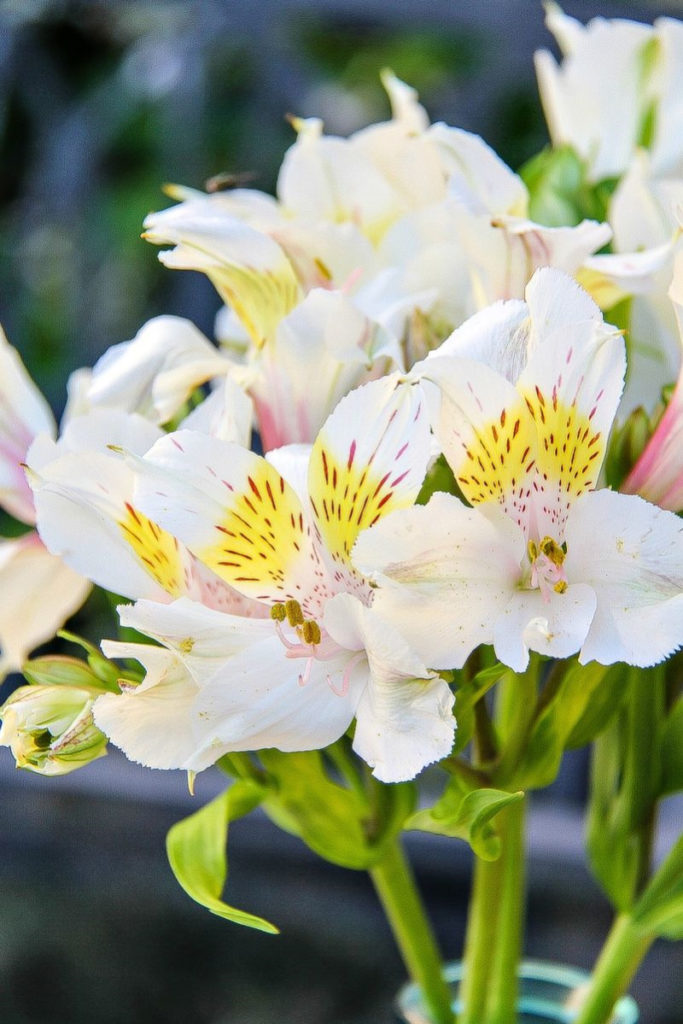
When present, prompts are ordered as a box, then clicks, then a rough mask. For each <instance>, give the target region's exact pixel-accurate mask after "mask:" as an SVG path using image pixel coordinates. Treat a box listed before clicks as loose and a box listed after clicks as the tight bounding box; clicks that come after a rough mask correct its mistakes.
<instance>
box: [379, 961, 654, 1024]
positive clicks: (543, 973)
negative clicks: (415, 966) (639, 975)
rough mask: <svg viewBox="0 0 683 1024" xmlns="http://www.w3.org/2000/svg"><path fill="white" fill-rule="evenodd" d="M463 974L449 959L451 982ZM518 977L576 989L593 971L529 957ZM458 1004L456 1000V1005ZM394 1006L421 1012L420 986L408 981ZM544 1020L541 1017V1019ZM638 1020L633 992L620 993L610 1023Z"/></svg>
mask: <svg viewBox="0 0 683 1024" xmlns="http://www.w3.org/2000/svg"><path fill="white" fill-rule="evenodd" d="M463 973H464V963H463V961H462V960H452V961H448V962H447V963H445V964H444V966H443V976H444V978H445V980H446V981H447V982H449V983H454V982H459V981H461V980H462V976H463ZM518 977H519V978H520V979H529V980H535V981H541V982H550V983H555V984H557V985H558V987H559V986H562V987H566V988H569V989H576V988H578V987H579V986H580V985H583V984H585V983H586V982H587V981H589V980H590V977H591V972H590V971H588V970H585V969H584V968H582V967H575V966H573V965H571V964H565V963H562V962H561V961H554V960H537V959H534V958H527V959H524V960H521V961H520V963H519V965H518ZM455 1005H456V1004H455V1001H454V1008H455ZM395 1006H396V1009H397V1011H398V1013H399V1014H405V1013H406V1011H409V1012H410V1011H416V1010H417V1011H418V1012H419V1010H420V1009H421V1008H422V1002H421V998H420V990H419V985H418V984H417V983H416V982H411V981H409V982H406V984H404V985H403V986H402V987H401V988H400V989H399V991H398V994H397V996H396V1002H395ZM557 1008H558V1007H556V1009H557ZM522 1009H523V1007H522ZM403 1019H404V1020H406V1021H407V1022H408V1024H422V1022H420V1021H419V1019H418V1018H417V1017H414V1018H413V1019H412V1020H411V1019H409V1018H408V1017H404V1018H403ZM541 1019H542V1018H539V1021H540V1020H541ZM554 1020H555V1024H571V1020H572V1018H571V1017H569V1016H564V1017H555V1018H554ZM638 1021H639V1010H638V1004H637V1003H636V1001H635V1000H634V999H633V997H632V996H630V995H624V996H621V998H620V999H618V1000H617V1002H616V1003H615V1005H614V1009H613V1011H612V1017H611V1018H610V1022H609V1024H638ZM424 1024H429V1021H428V1020H427V1018H426V1017H425V1018H424ZM549 1024H552V1021H549Z"/></svg>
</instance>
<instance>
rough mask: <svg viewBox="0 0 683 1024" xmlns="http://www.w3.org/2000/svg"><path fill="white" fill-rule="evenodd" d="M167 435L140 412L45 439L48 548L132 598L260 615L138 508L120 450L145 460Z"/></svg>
mask: <svg viewBox="0 0 683 1024" xmlns="http://www.w3.org/2000/svg"><path fill="white" fill-rule="evenodd" d="M161 434H162V432H161V430H160V429H159V428H158V427H156V426H155V425H154V424H152V423H150V422H149V421H148V420H145V419H143V418H142V417H141V416H138V415H137V414H136V413H122V412H118V411H113V410H108V409H95V410H93V411H91V412H90V413H88V414H87V415H85V416H79V417H76V418H74V419H73V420H71V421H70V422H69V423H68V424H67V425H66V427H65V429H64V430H63V432H62V434H61V436H60V438H59V440H58V441H57V442H54V441H51V440H50V439H49V438H48V437H47V436H45V435H43V436H42V437H40V438H38V439H37V440H36V442H35V443H34V444H33V445H32V447H31V449H30V450H29V452H28V455H27V464H28V467H29V479H30V482H31V486H32V488H33V492H34V496H35V504H36V516H37V520H36V521H37V527H38V531H39V533H40V536H41V538H42V540H43V543H44V544H45V546H46V547H47V548H48V550H49V551H50V552H52V554H53V555H57V556H59V558H60V559H62V561H63V562H65V563H66V565H68V566H70V567H71V568H72V569H74V570H75V571H76V572H78V573H79V574H80V575H81V576H82V577H86V578H87V579H88V580H91V581H92V582H93V583H97V584H98V585H99V586H102V587H104V588H105V589H107V590H110V591H112V592H113V593H115V594H121V595H122V596H124V597H130V598H133V599H135V598H140V597H144V598H150V599H153V600H156V601H172V600H174V599H175V598H177V597H180V596H182V595H190V596H192V597H196V598H197V600H201V601H204V603H206V604H207V605H210V606H211V607H216V608H231V609H232V608H238V609H239V610H240V613H241V614H244V615H249V614H258V613H259V610H258V609H254V608H252V607H251V603H250V602H248V601H245V600H244V599H243V598H242V597H241V595H239V594H237V593H236V592H235V591H233V590H232V589H231V588H230V587H228V586H226V585H225V584H224V583H223V582H222V581H221V580H219V579H218V578H217V577H216V576H215V575H214V574H213V573H211V572H209V571H207V570H206V569H205V568H204V566H202V565H200V564H199V563H198V562H197V561H196V559H194V558H193V557H192V555H190V553H189V552H188V551H187V550H185V549H184V548H183V546H182V545H180V544H178V542H177V540H176V539H175V538H174V537H171V536H169V535H168V534H167V533H165V532H164V531H163V530H161V529H160V528H159V526H158V525H157V524H156V523H154V522H152V521H151V520H150V519H148V518H147V516H145V515H143V514H142V512H141V511H140V510H139V509H138V508H136V507H135V505H134V504H133V500H132V499H133V492H134V488H135V473H134V471H133V470H132V469H131V467H130V466H128V465H126V463H125V462H124V461H123V460H122V459H121V458H120V456H119V455H118V454H115V451H114V450H112V449H119V448H124V449H125V450H126V451H130V452H135V453H137V454H139V455H142V454H143V453H144V452H146V451H147V449H148V448H149V447H150V446H151V445H152V444H153V443H154V442H155V441H157V440H158V438H159V437H160V436H161Z"/></svg>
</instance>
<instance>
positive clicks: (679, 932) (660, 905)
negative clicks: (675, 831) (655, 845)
mask: <svg viewBox="0 0 683 1024" xmlns="http://www.w3.org/2000/svg"><path fill="white" fill-rule="evenodd" d="M632 917H633V921H634V923H635V924H636V925H637V927H638V928H640V929H641V930H642V931H643V932H645V933H646V934H649V935H651V934H655V935H660V936H662V937H663V938H666V939H683V836H681V837H680V838H679V840H678V841H677V842H676V843H675V844H674V846H673V847H672V849H671V850H670V851H669V854H668V855H667V857H666V858H665V860H664V861H663V862H662V864H661V866H660V867H659V868H658V870H657V871H656V872H655V874H654V875H653V876H652V879H651V880H650V883H649V885H648V886H647V888H646V889H645V892H644V893H643V894H642V896H641V897H640V899H639V900H638V902H637V903H636V905H635V907H634V908H633V913H632Z"/></svg>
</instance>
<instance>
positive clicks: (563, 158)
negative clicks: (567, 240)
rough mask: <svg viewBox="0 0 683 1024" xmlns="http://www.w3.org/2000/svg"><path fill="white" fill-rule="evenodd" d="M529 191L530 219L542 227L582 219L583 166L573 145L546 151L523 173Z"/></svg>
mask: <svg viewBox="0 0 683 1024" xmlns="http://www.w3.org/2000/svg"><path fill="white" fill-rule="evenodd" d="M519 173H520V175H521V177H522V180H523V181H524V184H525V185H526V187H527V188H528V189H529V216H530V217H531V219H532V220H534V221H536V222H537V223H538V224H546V225H548V227H564V226H567V225H575V224H578V223H579V221H580V220H581V218H582V212H581V205H580V200H579V196H580V192H581V187H582V184H583V176H584V170H583V164H582V163H581V160H580V159H579V157H578V156H577V154H576V153H575V152H574V150H573V149H571V147H569V146H562V147H559V148H558V149H550V148H546V149H544V150H542V151H541V152H540V153H538V154H537V155H536V156H534V157H532V158H531V160H529V161H528V162H527V163H526V164H524V166H523V167H522V168H521V170H520V172H519Z"/></svg>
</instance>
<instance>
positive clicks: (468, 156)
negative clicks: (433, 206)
mask: <svg viewBox="0 0 683 1024" xmlns="http://www.w3.org/2000/svg"><path fill="white" fill-rule="evenodd" d="M428 137H429V138H430V139H431V140H432V141H433V142H434V143H435V144H436V145H437V146H438V147H439V150H440V152H441V158H442V161H443V163H444V166H445V169H446V172H447V174H448V175H449V189H450V192H451V195H455V196H456V197H457V199H458V201H459V202H461V203H464V204H465V205H466V206H467V207H468V209H469V210H471V212H473V213H487V214H503V213H511V214H512V213H515V214H523V213H524V212H525V211H526V204H527V199H528V193H527V190H526V186H525V185H524V183H523V181H522V179H521V178H520V177H519V176H518V175H517V174H515V173H514V172H513V171H511V170H510V168H509V167H508V166H507V165H506V164H505V163H503V161H502V160H501V159H500V157H499V156H498V155H497V154H496V153H495V152H494V151H493V150H492V149H491V147H490V146H488V145H487V144H486V143H485V142H484V140H483V139H481V138H480V137H479V136H478V135H473V134H472V133H471V132H466V131H463V130H462V129H461V128H451V127H449V126H448V125H445V124H435V125H433V126H432V128H431V129H430V130H429V132H428Z"/></svg>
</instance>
